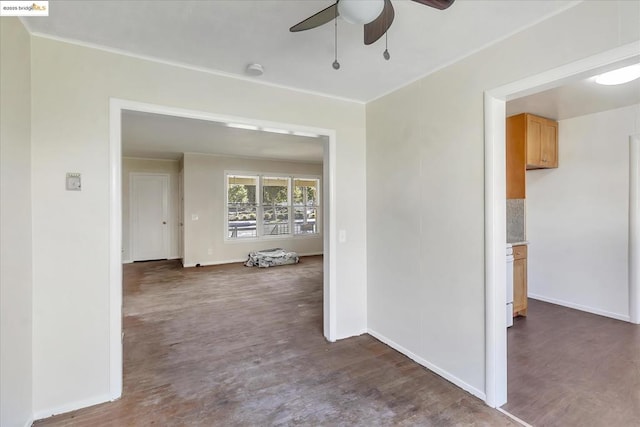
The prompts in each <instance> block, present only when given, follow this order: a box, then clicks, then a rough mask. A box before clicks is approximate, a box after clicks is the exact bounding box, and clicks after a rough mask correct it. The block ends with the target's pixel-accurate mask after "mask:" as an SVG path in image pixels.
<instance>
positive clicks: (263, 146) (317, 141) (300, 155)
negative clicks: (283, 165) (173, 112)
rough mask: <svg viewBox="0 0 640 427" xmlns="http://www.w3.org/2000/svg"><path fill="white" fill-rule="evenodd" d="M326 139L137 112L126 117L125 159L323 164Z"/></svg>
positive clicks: (123, 143) (128, 113) (123, 149)
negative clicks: (201, 156)
mask: <svg viewBox="0 0 640 427" xmlns="http://www.w3.org/2000/svg"><path fill="white" fill-rule="evenodd" d="M283 130H286V129H283ZM324 138H325V137H317V138H311V137H306V136H296V135H286V134H280V133H273V132H265V131H259V130H246V129H237V128H231V127H228V126H227V125H226V124H225V123H219V122H212V121H206V120H196V119H187V118H182V117H172V116H165V115H160V114H150V113H141V112H137V111H124V112H123V114H122V155H123V156H125V157H144V158H152V159H180V158H181V157H182V153H206V154H217V155H226V156H236V157H237V156H240V157H249V158H261V159H272V160H276V159H277V160H285V161H296V162H312V163H321V162H322V157H323V144H322V143H323V140H324Z"/></svg>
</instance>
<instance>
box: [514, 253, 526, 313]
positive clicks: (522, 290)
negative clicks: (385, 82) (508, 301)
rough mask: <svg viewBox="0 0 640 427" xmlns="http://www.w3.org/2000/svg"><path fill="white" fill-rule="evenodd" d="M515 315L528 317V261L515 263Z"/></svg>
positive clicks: (520, 260) (522, 260) (523, 260)
mask: <svg viewBox="0 0 640 427" xmlns="http://www.w3.org/2000/svg"><path fill="white" fill-rule="evenodd" d="M513 315H514V316H517V315H522V316H526V315H527V259H526V258H522V259H516V260H514V261H513Z"/></svg>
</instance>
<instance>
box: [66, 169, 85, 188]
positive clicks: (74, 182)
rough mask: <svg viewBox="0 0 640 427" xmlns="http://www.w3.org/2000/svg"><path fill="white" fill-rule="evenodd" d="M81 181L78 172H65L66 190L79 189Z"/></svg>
mask: <svg viewBox="0 0 640 427" xmlns="http://www.w3.org/2000/svg"><path fill="white" fill-rule="evenodd" d="M81 189H82V181H81V178H80V174H79V173H67V191H80V190H81Z"/></svg>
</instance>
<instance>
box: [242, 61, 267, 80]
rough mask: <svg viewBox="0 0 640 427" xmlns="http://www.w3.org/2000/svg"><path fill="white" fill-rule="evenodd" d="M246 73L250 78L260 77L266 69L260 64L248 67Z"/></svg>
mask: <svg viewBox="0 0 640 427" xmlns="http://www.w3.org/2000/svg"><path fill="white" fill-rule="evenodd" d="M244 72H245V73H246V74H247V75H248V76H252V77H258V76H261V75H263V74H264V67H262V65H260V64H249V65H247V68H246V69H245V70H244Z"/></svg>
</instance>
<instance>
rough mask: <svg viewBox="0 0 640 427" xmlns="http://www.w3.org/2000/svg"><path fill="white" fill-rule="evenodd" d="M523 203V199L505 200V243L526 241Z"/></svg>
mask: <svg viewBox="0 0 640 427" xmlns="http://www.w3.org/2000/svg"><path fill="white" fill-rule="evenodd" d="M524 203H525V199H507V243H513V242H523V241H525V240H527V239H526V237H527V236H526V233H525V218H524V217H525V207H524Z"/></svg>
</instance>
